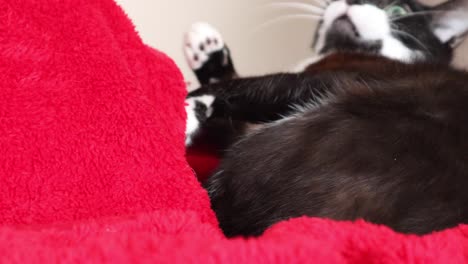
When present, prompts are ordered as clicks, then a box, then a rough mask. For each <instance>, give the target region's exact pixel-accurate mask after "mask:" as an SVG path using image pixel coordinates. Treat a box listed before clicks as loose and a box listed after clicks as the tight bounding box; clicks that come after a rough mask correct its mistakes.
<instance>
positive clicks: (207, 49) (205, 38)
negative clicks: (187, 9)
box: [184, 22, 224, 70]
mask: <svg viewBox="0 0 468 264" xmlns="http://www.w3.org/2000/svg"><path fill="white" fill-rule="evenodd" d="M223 48H224V40H223V38H222V36H221V34H220V33H219V32H218V30H216V29H215V28H214V27H212V26H211V25H210V24H208V23H203V22H199V23H195V24H193V25H192V27H191V28H190V30H189V31H188V32H187V33H186V34H185V37H184V53H185V58H186V59H187V62H188V64H189V66H190V68H192V70H198V69H200V68H201V67H203V65H204V64H205V63H206V62H207V61H208V60H209V59H210V55H211V54H212V53H213V52H216V51H220V50H222V49H223Z"/></svg>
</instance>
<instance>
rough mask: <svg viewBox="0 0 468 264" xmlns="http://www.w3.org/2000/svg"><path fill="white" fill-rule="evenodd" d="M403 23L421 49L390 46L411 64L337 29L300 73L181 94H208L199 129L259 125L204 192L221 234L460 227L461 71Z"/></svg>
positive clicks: (466, 146) (466, 197)
mask: <svg viewBox="0 0 468 264" xmlns="http://www.w3.org/2000/svg"><path fill="white" fill-rule="evenodd" d="M459 2H460V1H459ZM405 3H407V4H410V5H411V8H412V9H414V10H416V9H417V8H423V7H422V6H420V5H417V6H416V4H415V3H413V2H410V1H405ZM384 4H385V3H384ZM408 21H412V22H408ZM345 22H346V21H345ZM406 22H407V23H403V22H401V23H400V25H399V27H400V28H401V29H402V30H403V29H404V30H405V31H408V32H410V31H411V32H412V30H414V34H418V35H417V37H418V38H419V39H420V40H421V41H423V43H424V47H425V48H424V49H422V47H421V45H419V44H418V43H417V41H414V40H413V39H402V40H403V41H404V42H405V43H406V44H407V45H408V46H409V47H412V48H413V49H419V48H418V47H417V46H419V47H420V48H421V50H420V51H421V52H422V53H424V54H425V56H424V57H422V58H423V59H421V60H419V61H416V62H414V63H413V64H406V63H402V62H397V61H392V60H390V59H387V58H382V57H378V56H375V55H372V54H374V53H375V50H378V49H379V46H378V43H375V46H373V47H372V48H369V46H366V45H368V44H369V43H360V42H359V38H356V36H353V35H352V33H353V32H352V27H349V25H346V24H343V25H339V27H340V28H341V29H344V30H345V32H343V31H340V30H338V31H336V32H335V31H331V32H332V33H333V34H335V33H336V34H342V36H339V37H336V38H335V37H333V36H327V45H328V47H329V51H335V53H334V54H332V55H329V56H327V57H326V58H325V59H323V60H322V61H320V62H319V63H317V64H313V65H311V66H309V67H308V68H307V69H306V70H305V72H304V73H300V74H275V75H268V76H263V77H253V78H244V79H236V80H228V81H223V82H221V83H216V84H210V85H205V86H203V87H201V88H200V89H199V90H197V91H195V92H192V93H191V94H190V95H189V97H196V96H202V95H212V96H214V97H215V101H214V103H213V105H212V106H210V107H212V110H213V111H214V112H213V115H212V116H211V117H210V118H209V119H208V120H207V122H206V123H204V124H203V125H204V127H205V128H206V127H210V125H209V124H212V122H213V121H215V120H216V122H219V120H222V121H224V122H225V124H230V123H232V122H234V123H236V124H238V123H242V122H244V123H256V124H263V128H261V129H258V130H256V131H253V132H250V133H248V134H247V135H245V132H246V131H245V130H242V131H241V132H239V133H241V134H243V135H244V136H242V135H239V134H235V137H234V138H235V139H234V140H235V141H236V143H234V145H232V146H231V147H230V148H229V149H228V150H227V152H226V153H225V156H224V158H223V161H222V164H221V165H220V167H219V168H218V170H217V172H216V173H215V174H214V176H212V177H211V178H210V179H209V180H208V181H207V182H206V183H205V185H204V186H205V188H206V189H207V190H208V192H209V195H210V198H211V201H212V207H213V209H214V211H215V212H216V214H217V216H218V219H219V222H220V226H221V228H222V229H223V231H224V232H225V234H226V235H227V236H237V235H244V236H249V235H260V234H261V233H262V232H263V231H264V230H265V229H266V228H268V227H269V226H271V225H272V224H275V223H277V222H279V221H282V220H286V219H290V218H292V217H298V216H304V215H306V216H313V217H325V218H331V219H336V220H355V219H365V220H367V221H370V222H373V223H377V224H383V225H387V226H389V227H391V228H393V229H395V230H396V231H400V232H404V233H415V234H426V233H430V232H433V231H437V230H442V229H445V228H449V227H454V226H456V225H458V224H461V223H468V207H467V206H466V205H467V204H468V192H466V189H468V171H467V169H466V167H467V166H468V137H467V136H466V135H468V74H467V73H465V72H461V71H457V70H453V69H451V68H450V67H449V66H448V62H449V60H450V58H451V56H452V50H451V47H450V45H448V43H442V42H441V41H439V40H438V38H436V36H435V35H434V34H433V29H432V28H431V23H432V20H430V19H429V18H428V17H424V18H421V17H420V18H417V19H416V18H415V19H409V20H406ZM412 23H414V24H412ZM417 30H419V31H418V32H416V31H417ZM340 32H341V33H340ZM357 37H358V36H357ZM402 38H403V36H402ZM342 41H345V42H343V43H342ZM352 45H355V47H354V48H352V49H349V47H350V46H351V47H353V46H352ZM284 117H286V118H284ZM230 135H231V136H232V134H230ZM239 138H240V140H237V139H239ZM226 142H229V144H231V143H232V142H233V141H232V140H230V141H226ZM227 146H228V145H226V146H223V147H227Z"/></svg>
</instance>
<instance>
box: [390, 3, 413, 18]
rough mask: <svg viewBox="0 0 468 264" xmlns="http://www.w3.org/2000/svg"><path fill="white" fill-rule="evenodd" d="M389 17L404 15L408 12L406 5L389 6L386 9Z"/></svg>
mask: <svg viewBox="0 0 468 264" xmlns="http://www.w3.org/2000/svg"><path fill="white" fill-rule="evenodd" d="M385 11H386V12H387V14H388V16H389V17H400V16H404V15H406V14H407V13H408V11H406V9H405V8H404V7H401V6H397V5H394V6H390V7H389V8H387V9H385Z"/></svg>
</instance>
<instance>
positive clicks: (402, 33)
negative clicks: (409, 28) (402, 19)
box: [392, 29, 429, 52]
mask: <svg viewBox="0 0 468 264" xmlns="http://www.w3.org/2000/svg"><path fill="white" fill-rule="evenodd" d="M392 31H393V32H395V33H396V34H400V35H404V36H406V37H408V38H410V39H411V40H413V41H414V42H416V44H418V45H419V46H420V47H421V48H423V49H424V50H426V51H427V52H429V49H428V48H427V46H426V45H424V43H422V42H421V41H420V40H419V39H417V38H416V37H415V36H413V35H411V34H410V33H408V32H404V31H401V30H398V29H392Z"/></svg>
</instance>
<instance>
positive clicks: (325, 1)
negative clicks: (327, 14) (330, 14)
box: [309, 0, 331, 8]
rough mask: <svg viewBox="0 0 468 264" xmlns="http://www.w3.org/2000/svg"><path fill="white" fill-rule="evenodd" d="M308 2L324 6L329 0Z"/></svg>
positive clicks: (311, 0)
mask: <svg viewBox="0 0 468 264" xmlns="http://www.w3.org/2000/svg"><path fill="white" fill-rule="evenodd" d="M309 1H310V2H312V3H314V4H317V5H320V7H323V8H326V7H327V6H328V5H329V4H330V2H331V1H328V0H309Z"/></svg>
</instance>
